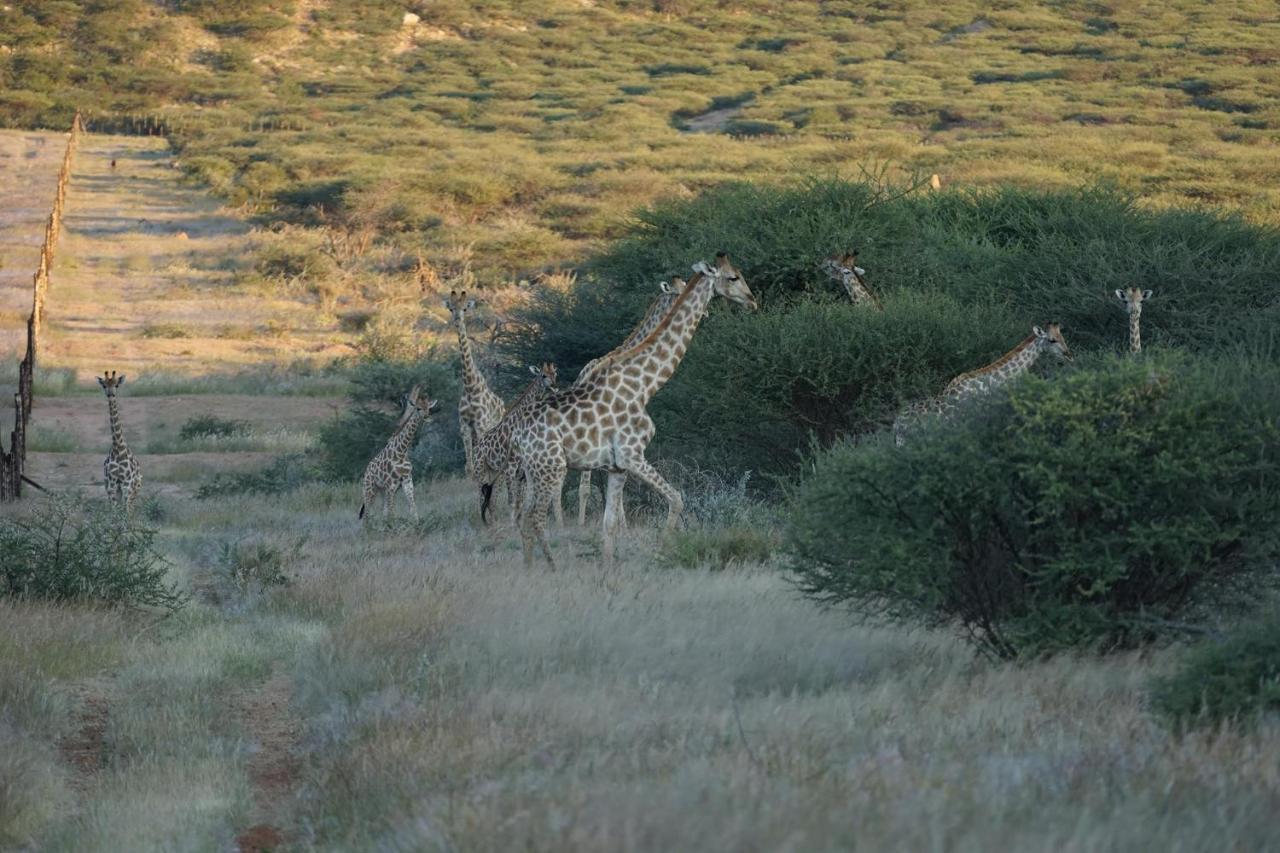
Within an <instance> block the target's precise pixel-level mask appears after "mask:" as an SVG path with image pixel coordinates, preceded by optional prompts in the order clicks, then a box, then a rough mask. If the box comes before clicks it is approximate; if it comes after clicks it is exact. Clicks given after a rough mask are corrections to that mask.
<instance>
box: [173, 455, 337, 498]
mask: <svg viewBox="0 0 1280 853" xmlns="http://www.w3.org/2000/svg"><path fill="white" fill-rule="evenodd" d="M317 479H320V472H319V471H318V470H317V467H316V466H315V464H314V463H313V462H312V461H311V460H310V459H309V458H308V457H307V456H306V455H305V454H302V453H288V454H285V455H283V456H277V457H276V458H275V459H274V460H273V461H272V462H271V464H269V465H268V466H267V467H266V468H263V469H262V470H261V471H248V472H239V473H235V474H218V475H217V476H216V477H214V478H213V479H212V480H210V481H209V482H207V483H204V484H203V485H201V486H200V488H198V489H196V498H197V499H199V500H208V499H210V498H225V497H235V496H237V495H283V494H286V493H288V492H292V491H293V490H294V489H297V488H299V487H300V486H304V485H306V484H307V483H313V482H315V481H316V480H317Z"/></svg>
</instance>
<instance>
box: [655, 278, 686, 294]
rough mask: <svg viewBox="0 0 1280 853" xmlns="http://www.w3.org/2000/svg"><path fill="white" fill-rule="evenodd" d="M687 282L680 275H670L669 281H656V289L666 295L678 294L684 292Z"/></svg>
mask: <svg viewBox="0 0 1280 853" xmlns="http://www.w3.org/2000/svg"><path fill="white" fill-rule="evenodd" d="M687 284H688V282H687V281H685V280H684V279H682V278H681V277H680V276H678V275H673V276H671V281H660V282H658V289H659V290H661V291H662V292H663V293H665V294H666V295H668V296H679V295H680V294H681V293H684V288H685V285H687Z"/></svg>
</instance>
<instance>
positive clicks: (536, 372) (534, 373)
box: [529, 364, 541, 376]
mask: <svg viewBox="0 0 1280 853" xmlns="http://www.w3.org/2000/svg"><path fill="white" fill-rule="evenodd" d="M529 372H530V373H532V374H533V375H534V376H537V375H538V374H539V373H540V372H541V371H539V370H538V368H537V367H535V366H534V365H532V364H531V365H529Z"/></svg>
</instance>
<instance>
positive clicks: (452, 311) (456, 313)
mask: <svg viewBox="0 0 1280 853" xmlns="http://www.w3.org/2000/svg"><path fill="white" fill-rule="evenodd" d="M444 307H446V308H448V309H449V315H450V316H451V317H452V318H453V322H455V323H457V322H458V321H459V320H462V319H463V317H464V316H465V314H466V312H468V311H470V310H472V309H474V308H475V307H476V301H475V299H468V298H467V292H466V291H465V290H450V291H449V296H448V297H447V298H446V299H445V300H444Z"/></svg>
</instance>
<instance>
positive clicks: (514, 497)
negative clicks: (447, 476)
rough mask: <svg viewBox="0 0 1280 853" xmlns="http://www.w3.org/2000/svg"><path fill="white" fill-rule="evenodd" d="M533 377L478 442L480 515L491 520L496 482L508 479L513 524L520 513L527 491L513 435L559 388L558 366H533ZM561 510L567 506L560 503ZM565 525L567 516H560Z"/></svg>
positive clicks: (546, 364)
mask: <svg viewBox="0 0 1280 853" xmlns="http://www.w3.org/2000/svg"><path fill="white" fill-rule="evenodd" d="M529 372H530V373H532V374H533V379H532V380H531V381H530V382H529V384H528V385H526V386H525V389H524V390H523V391H521V392H520V395H519V396H518V397H516V399H515V402H513V403H512V404H511V408H509V409H507V413H506V414H505V415H503V416H502V420H500V421H498V425H497V426H495V427H494V428H493V429H491V430H489V431H488V432H487V433H485V434H484V437H483V438H481V439H480V442H479V443H478V444H477V445H476V447H475V451H476V464H475V475H474V477H475V480H476V482H477V483H479V485H480V495H481V497H482V498H483V504H482V505H481V507H480V518H481V520H482V521H484V522H485V524H488V523H489V501H490V498H491V497H492V496H493V485H492V484H493V483H494V482H496V481H497V480H499V479H505V480H506V481H507V482H508V483H509V484H511V486H512V488H511V489H508V490H507V505H508V508H509V509H510V510H511V523H512V524H513V525H514V524H515V523H516V519H517V518H518V517H519V515H520V510H521V507H522V504H523V498H524V490H523V488H522V487H521V482H520V460H519V458H518V457H517V456H516V454H515V451H514V449H513V448H512V446H511V434H512V432H514V430H515V428H516V426H517V425H519V424H522V423H525V422H526V420H527V419H528V418H529V417H530V415H531V412H532V411H533V409H534V407H535V405H536V404H537V403H538V402H540V401H541V400H542V399H543V398H545V397H546V396H547V394H549V393H550V392H551V391H553V390H554V389H555V387H556V366H555V365H554V364H551V363H549V362H548V363H544V364H543V365H542V367H540V368H538V367H534V366H533V365H530V366H529ZM555 508H556V510H557V513H562V512H563V509H562V508H561V506H560V505H559V502H558V501H557V502H556V506H555ZM559 522H560V526H561V527H563V526H564V520H563V518H561V519H559Z"/></svg>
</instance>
